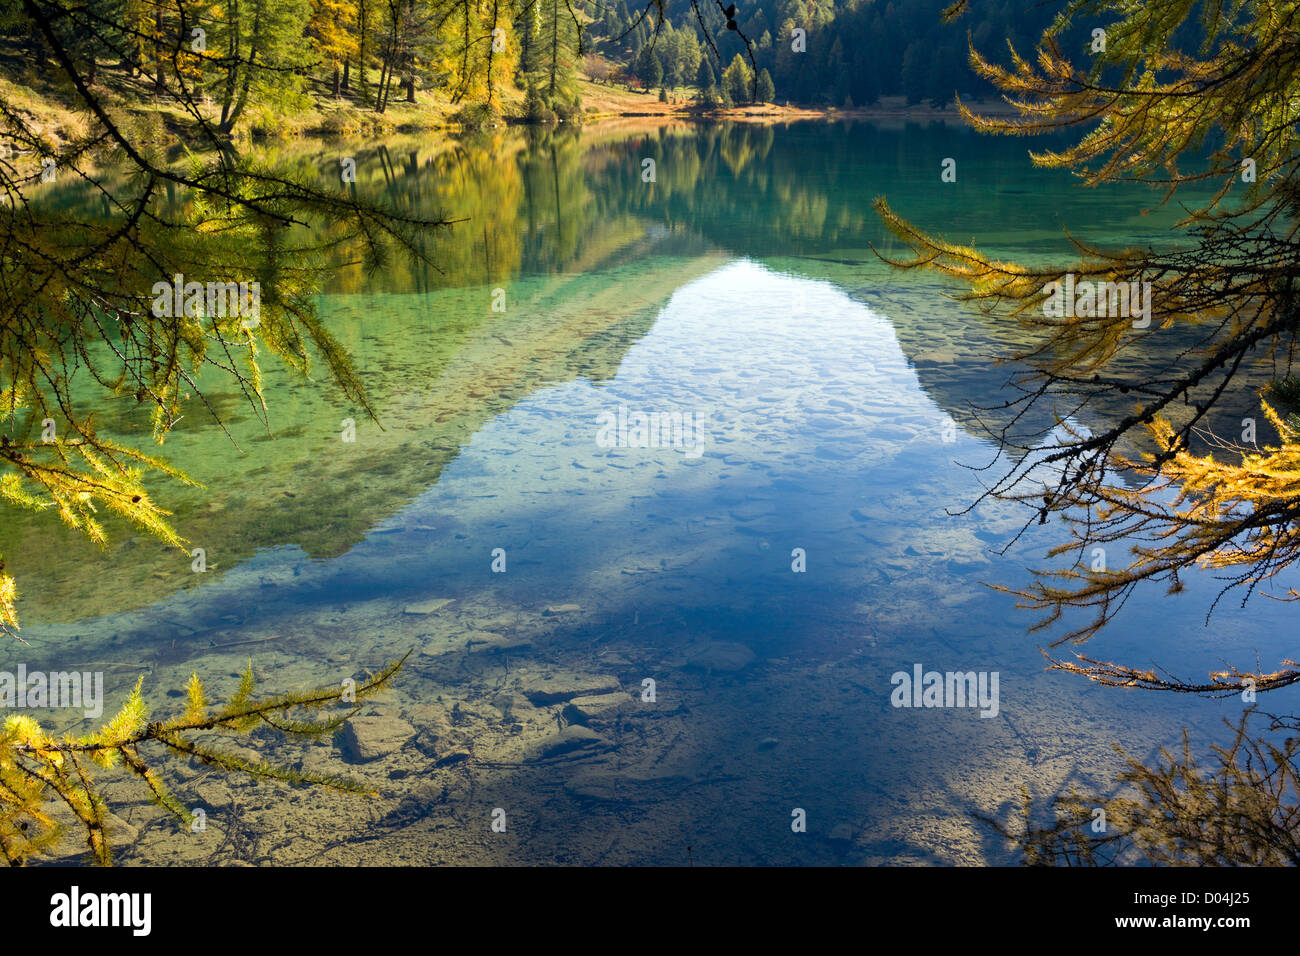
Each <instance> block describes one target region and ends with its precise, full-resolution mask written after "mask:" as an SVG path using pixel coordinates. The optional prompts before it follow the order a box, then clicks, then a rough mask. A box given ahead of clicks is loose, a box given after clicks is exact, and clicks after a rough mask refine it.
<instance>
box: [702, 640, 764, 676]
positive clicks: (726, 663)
mask: <svg viewBox="0 0 1300 956" xmlns="http://www.w3.org/2000/svg"><path fill="white" fill-rule="evenodd" d="M752 663H754V652H753V651H751V650H750V649H749V648H748V647H745V645H743V644H732V643H729V642H727V641H711V642H709V643H708V644H701V645H700V646H698V647H695V648H692V649H691V650H689V651H687V652H686V666H687V667H688V668H692V669H694V670H702V671H740V670H744V669H745V668H746V667H748V666H749V665H750V664H752Z"/></svg>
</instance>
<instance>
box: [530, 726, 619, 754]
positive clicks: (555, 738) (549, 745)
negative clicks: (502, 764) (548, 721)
mask: <svg viewBox="0 0 1300 956" xmlns="http://www.w3.org/2000/svg"><path fill="white" fill-rule="evenodd" d="M604 742H605V738H604V737H602V736H601V735H600V734H598V733H596V732H595V731H594V730H588V729H587V728H586V727H565V728H564V729H563V730H561V731H560V732H559V733H558V734H551V736H549V737H545V738H543V739H542V740H541V741H539V742H538V743H537V744H536V745H534V747H533V749H532V752H531V753H530V754H529V759H530V760H547V759H550V758H551V757H563V756H565V755H566V754H571V753H575V752H577V751H580V750H590V749H592V748H595V747H597V746H599V745H600V744H603V743H604Z"/></svg>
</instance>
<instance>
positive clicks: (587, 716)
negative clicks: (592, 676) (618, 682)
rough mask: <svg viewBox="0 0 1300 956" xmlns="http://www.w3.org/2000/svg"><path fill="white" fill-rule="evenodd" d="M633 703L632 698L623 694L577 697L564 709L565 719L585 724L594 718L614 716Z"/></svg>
mask: <svg viewBox="0 0 1300 956" xmlns="http://www.w3.org/2000/svg"><path fill="white" fill-rule="evenodd" d="M631 703H632V698H631V697H630V696H629V695H628V694H625V693H622V692H619V693H614V694H593V695H588V696H583V697H575V698H573V700H571V701H569V704H568V706H567V707H565V708H564V719H565V720H567V721H569V722H570V723H574V724H585V723H586V722H587V721H589V720H591V719H592V718H600V717H609V716H613V715H614V714H615V713H617V712H618V711H620V710H622V709H623V708H624V707H628V706H630V705H631Z"/></svg>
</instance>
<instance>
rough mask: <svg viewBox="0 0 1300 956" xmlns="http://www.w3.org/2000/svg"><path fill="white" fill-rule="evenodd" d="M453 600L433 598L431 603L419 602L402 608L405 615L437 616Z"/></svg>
mask: <svg viewBox="0 0 1300 956" xmlns="http://www.w3.org/2000/svg"><path fill="white" fill-rule="evenodd" d="M452 600H453V599H452V598H433V599H432V600H429V601H417V602H416V603H415V604H408V605H406V607H404V608H402V613H403V614H417V615H418V614H437V613H438V612H439V611H441V610H442V609H443V608H445V607H446V606H447V605H448V604H450V603H451V602H452Z"/></svg>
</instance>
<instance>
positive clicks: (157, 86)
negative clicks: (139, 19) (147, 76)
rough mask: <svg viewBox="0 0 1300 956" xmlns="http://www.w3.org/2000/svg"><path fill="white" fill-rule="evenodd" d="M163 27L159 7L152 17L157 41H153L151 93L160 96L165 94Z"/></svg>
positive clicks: (161, 13)
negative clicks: (154, 53) (154, 49)
mask: <svg viewBox="0 0 1300 956" xmlns="http://www.w3.org/2000/svg"><path fill="white" fill-rule="evenodd" d="M164 26H165V24H164V23H163V12H162V7H161V6H159V8H158V13H157V14H156V15H155V16H154V30H156V31H157V33H158V36H157V39H156V40H155V46H156V48H157V53H156V55H155V56H154V78H153V91H154V93H157V94H162V93H166V92H167V81H166V80H165V79H164V77H163V57H164V55H165V54H164V53H163V39H162V38H163V27H164Z"/></svg>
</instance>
